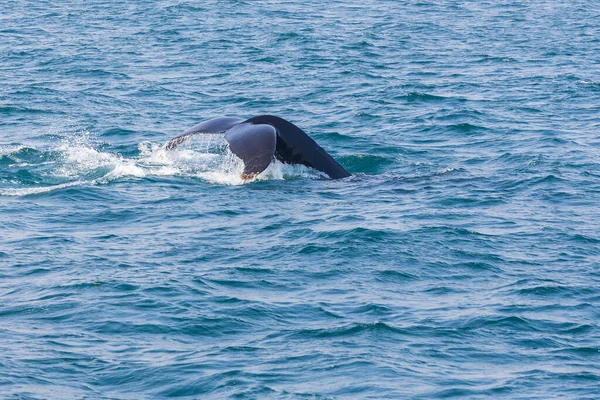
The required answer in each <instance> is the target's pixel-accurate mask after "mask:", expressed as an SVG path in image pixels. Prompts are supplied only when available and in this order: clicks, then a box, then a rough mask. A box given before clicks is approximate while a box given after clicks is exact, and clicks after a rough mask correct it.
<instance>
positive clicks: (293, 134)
mask: <svg viewBox="0 0 600 400" xmlns="http://www.w3.org/2000/svg"><path fill="white" fill-rule="evenodd" d="M200 134H223V135H224V136H225V140H226V141H227V143H228V144H229V149H230V150H231V152H232V153H233V154H235V155H236V156H237V157H239V158H240V159H241V160H242V161H243V163H244V171H243V173H242V179H245V180H248V179H252V178H254V177H256V176H257V175H258V174H260V173H261V172H263V171H264V170H265V169H266V168H267V167H268V166H269V164H271V162H273V160H279V161H281V162H282V163H284V164H301V165H305V166H307V167H310V168H314V169H316V170H317V171H321V172H323V173H325V174H327V176H329V177H330V178H331V179H341V178H346V177H349V176H350V173H349V172H348V171H346V170H345V169H344V167H342V166H341V165H340V164H339V163H338V162H337V161H336V160H335V159H334V158H333V157H332V156H330V155H329V153H327V152H326V151H325V150H324V149H323V148H322V147H321V146H319V145H318V144H317V142H315V141H314V140H313V139H312V138H311V137H310V136H308V134H306V132H304V131H303V130H302V129H300V128H298V127H297V126H296V125H294V124H293V123H291V122H289V121H287V120H285V119H283V118H280V117H277V116H274V115H259V116H257V117H252V118H250V119H246V120H243V119H240V118H232V117H220V118H213V119H209V120H207V121H203V122H200V123H199V124H197V125H194V126H193V127H191V128H190V129H188V130H186V131H185V132H183V133H182V134H181V135H179V136H176V137H174V138H173V139H171V140H169V141H168V142H167V143H166V144H165V145H164V148H165V150H168V151H170V150H174V149H175V148H177V147H178V146H179V145H181V144H182V143H185V142H187V141H188V140H189V139H190V138H191V137H192V136H194V135H200Z"/></svg>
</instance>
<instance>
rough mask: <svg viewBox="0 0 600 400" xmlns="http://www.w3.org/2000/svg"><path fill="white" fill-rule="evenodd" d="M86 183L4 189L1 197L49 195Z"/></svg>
mask: <svg viewBox="0 0 600 400" xmlns="http://www.w3.org/2000/svg"><path fill="white" fill-rule="evenodd" d="M84 183H85V182H82V181H76V182H67V183H61V184H58V185H52V186H42V187H33V188H3V189H0V196H28V195H32V194H40V193H47V192H51V191H53V190H58V189H64V188H68V187H72V186H78V185H82V184H84Z"/></svg>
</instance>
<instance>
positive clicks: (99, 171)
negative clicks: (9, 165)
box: [0, 132, 326, 196]
mask: <svg viewBox="0 0 600 400" xmlns="http://www.w3.org/2000/svg"><path fill="white" fill-rule="evenodd" d="M215 136H216V135H202V136H199V137H198V140H194V141H189V142H187V143H185V144H184V145H182V146H180V147H178V148H176V149H174V150H169V151H167V150H165V148H164V146H163V145H162V144H157V143H152V142H148V141H145V142H142V143H140V144H139V145H138V149H139V156H137V157H134V158H125V157H123V156H122V155H121V154H118V153H110V152H104V151H101V150H98V148H97V147H98V146H95V145H94V143H93V140H92V139H93V134H92V133H90V132H80V133H78V134H77V135H74V136H71V137H69V138H68V139H67V140H65V141H63V142H62V143H61V144H60V145H59V146H58V147H57V148H55V149H53V151H57V152H58V153H59V155H60V156H59V158H58V160H55V161H51V163H55V164H56V166H55V167H54V168H53V169H52V170H51V172H50V174H51V175H52V176H53V178H64V179H66V180H70V181H71V182H66V183H61V184H57V185H53V186H44V187H36V188H5V189H0V195H4V196H23V195H28V194H37V193H44V192H49V191H52V190H57V189H61V188H65V187H70V186H76V185H81V184H85V183H87V184H106V183H108V182H111V181H114V180H117V179H122V178H131V177H133V178H144V177H149V176H163V177H164V176H183V177H193V178H200V179H202V180H204V181H207V182H210V183H214V184H219V185H242V184H245V183H249V182H254V181H268V180H285V179H290V178H291V179H294V178H298V177H300V178H308V179H321V178H323V177H325V176H326V175H325V174H323V173H321V172H319V171H316V170H314V169H312V168H307V167H305V166H303V165H288V164H282V163H281V162H279V161H273V162H272V163H271V164H270V165H269V167H268V168H267V169H266V170H265V171H263V172H262V173H261V174H259V175H258V176H256V177H254V178H252V179H249V180H247V179H242V177H241V175H242V173H243V170H244V164H243V162H242V160H240V159H239V158H238V157H236V156H235V155H234V154H233V153H231V151H230V150H229V147H228V146H227V143H226V142H225V140H224V139H223V137H222V136H218V137H215ZM23 147H24V146H8V147H3V148H0V154H7V153H12V152H16V151H19V150H21V149H22V148H23ZM17 184H18V183H17Z"/></svg>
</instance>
